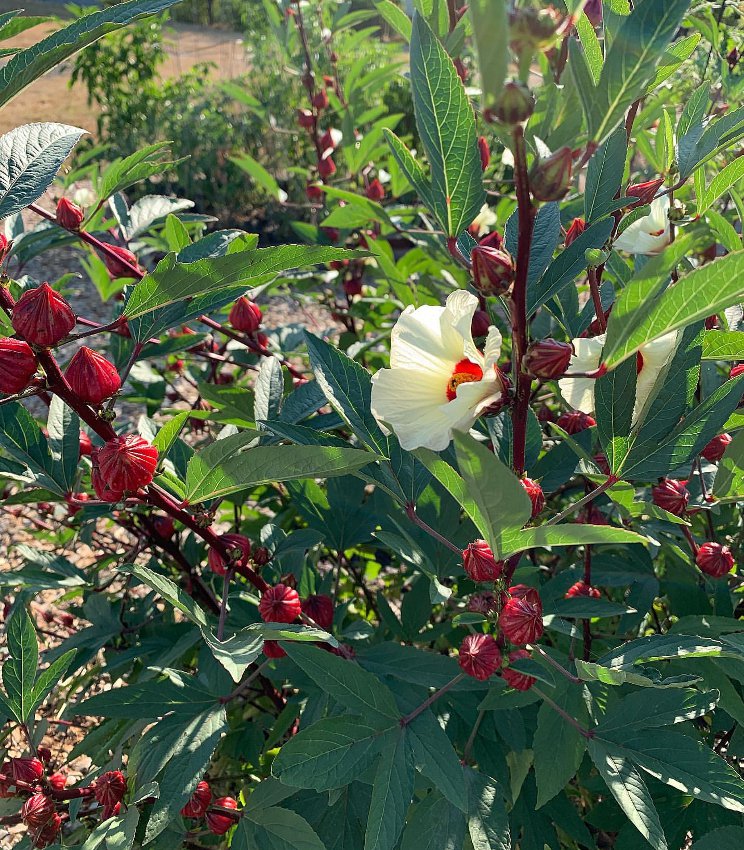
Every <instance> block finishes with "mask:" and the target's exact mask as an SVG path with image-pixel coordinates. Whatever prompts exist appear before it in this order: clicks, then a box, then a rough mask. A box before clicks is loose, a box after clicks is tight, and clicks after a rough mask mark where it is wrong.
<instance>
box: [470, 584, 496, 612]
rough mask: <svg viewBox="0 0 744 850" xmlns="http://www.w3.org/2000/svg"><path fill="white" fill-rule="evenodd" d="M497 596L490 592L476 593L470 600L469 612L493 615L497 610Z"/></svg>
mask: <svg viewBox="0 0 744 850" xmlns="http://www.w3.org/2000/svg"><path fill="white" fill-rule="evenodd" d="M496 601H497V600H496V595H495V594H494V593H491V592H490V591H489V590H484V591H483V592H481V593H474V594H473V595H472V596H471V597H470V599H468V605H467V608H468V611H472V612H474V613H476V614H486V615H488V614H492V613H493V612H494V611H495V610H496Z"/></svg>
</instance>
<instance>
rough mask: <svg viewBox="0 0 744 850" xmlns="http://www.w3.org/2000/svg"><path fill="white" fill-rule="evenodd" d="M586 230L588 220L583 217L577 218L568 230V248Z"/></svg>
mask: <svg viewBox="0 0 744 850" xmlns="http://www.w3.org/2000/svg"><path fill="white" fill-rule="evenodd" d="M585 230H586V222H585V221H584V219H583V218H575V219H574V220H573V221H572V222H571V226H570V227H569V228H568V230H567V231H566V239H565V244H566V248H568V246H569V245H570V244H571V243H572V242H575V241H576V240H577V239H578V238H579V236H581V234H582V233H583V232H584V231H585Z"/></svg>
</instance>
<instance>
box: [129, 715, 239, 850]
mask: <svg viewBox="0 0 744 850" xmlns="http://www.w3.org/2000/svg"><path fill="white" fill-rule="evenodd" d="M226 732H227V717H226V716H225V708H224V706H222V705H215V706H213V707H212V708H210V709H209V710H207V711H205V712H203V713H202V714H199V715H197V716H196V717H194V718H193V720H191V721H190V722H189V723H188V725H187V726H185V727H184V730H183V733H182V735H181V736H180V737H179V739H178V742H177V743H176V748H177V750H178V752H177V754H176V755H175V756H174V757H173V758H172V759H171V760H170V761H169V762H168V765H167V766H166V768H165V770H164V771H163V774H162V776H161V777H160V779H159V781H158V786H159V788H160V794H159V796H158V799H157V802H156V803H155V805H154V806H153V809H152V812H151V813H150V819H149V820H148V822H147V830H146V832H145V840H144V843H145V844H147V843H148V842H150V841H152V840H153V838H155V837H157V836H158V835H160V833H161V832H162V831H163V830H164V829H165V828H166V827H167V826H168V824H169V823H170V822H171V821H172V820H174V818H176V817H177V816H178V813H179V812H180V810H181V809H182V808H183V807H184V805H186V803H187V802H188V800H189V797H191V795H192V794H193V792H194V789H195V788H196V786H197V783H198V782H199V781H200V780H201V777H202V776H203V774H204V771H205V770H206V769H207V767H208V765H209V762H210V761H211V759H212V755H213V754H214V751H215V749H216V748H217V744H219V742H220V739H221V738H222V736H223V735H224V734H225V733H226Z"/></svg>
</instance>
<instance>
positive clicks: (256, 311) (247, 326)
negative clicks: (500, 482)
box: [228, 295, 263, 334]
mask: <svg viewBox="0 0 744 850" xmlns="http://www.w3.org/2000/svg"><path fill="white" fill-rule="evenodd" d="M228 319H229V321H230V324H231V325H232V326H233V327H234V328H235V330H236V331H242V332H243V333H247V334H253V333H255V332H256V331H257V330H258V329H259V328H260V327H261V320H262V319H263V313H262V312H261V308H260V307H259V306H258V304H256V303H255V302H254V301H251V300H250V298H248V297H246V296H245V295H244V296H243V297H242V298H238V300H237V301H236V302H235V303H234V304H233V306H232V308H231V310H230V315H229V317H228Z"/></svg>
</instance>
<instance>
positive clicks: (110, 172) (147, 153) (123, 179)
mask: <svg viewBox="0 0 744 850" xmlns="http://www.w3.org/2000/svg"><path fill="white" fill-rule="evenodd" d="M169 145H170V142H156V143H155V144H154V145H146V146H145V147H143V148H140V149H139V150H138V151H135V152H134V153H133V154H130V155H129V156H126V157H121V158H119V159H115V160H114V161H113V162H112V163H111V165H109V166H108V167H107V168H106V170H105V171H104V172H103V174H102V175H101V183H100V188H99V191H98V197H99V198H100V199H101V200H105V199H106V198H110V197H111V196H112V195H115V194H116V193H117V192H123V191H124V189H128V188H129V187H130V186H133V185H134V184H135V183H139V182H141V181H142V180H147V179H149V178H150V177H154V176H155V175H156V174H163V173H164V172H165V171H167V169H168V166H173V165H176V164H178V163H179V162H182V161H183V160H180V159H179V160H174V161H171V160H164V159H163V156H164V154H166V153H167V152H168V146H169ZM187 244H188V243H187Z"/></svg>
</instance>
